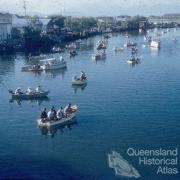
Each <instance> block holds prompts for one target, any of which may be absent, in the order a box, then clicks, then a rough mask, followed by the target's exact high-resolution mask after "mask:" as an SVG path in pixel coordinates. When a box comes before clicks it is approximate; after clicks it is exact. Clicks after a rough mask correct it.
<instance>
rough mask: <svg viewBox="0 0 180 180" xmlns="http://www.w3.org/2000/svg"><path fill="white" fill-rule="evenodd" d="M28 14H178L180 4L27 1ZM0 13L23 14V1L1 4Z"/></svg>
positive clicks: (172, 0)
mask: <svg viewBox="0 0 180 180" xmlns="http://www.w3.org/2000/svg"><path fill="white" fill-rule="evenodd" d="M26 4H27V14H32V13H36V14H37V13H39V14H43V15H46V14H47V15H48V14H60V13H62V12H64V15H73V16H99V15H113V16H115V15H121V14H128V15H136V14H142V15H151V14H155V15H159V14H164V13H180V0H26ZM0 11H3V12H11V13H19V14H23V13H24V10H23V0H0Z"/></svg>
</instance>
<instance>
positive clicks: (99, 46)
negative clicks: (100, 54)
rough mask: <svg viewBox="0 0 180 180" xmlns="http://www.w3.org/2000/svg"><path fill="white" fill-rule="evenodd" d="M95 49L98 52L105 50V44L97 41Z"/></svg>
mask: <svg viewBox="0 0 180 180" xmlns="http://www.w3.org/2000/svg"><path fill="white" fill-rule="evenodd" d="M96 49H97V50H100V49H106V44H105V42H104V41H98V43H97V44H96Z"/></svg>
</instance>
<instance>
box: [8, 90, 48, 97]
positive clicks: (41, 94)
mask: <svg viewBox="0 0 180 180" xmlns="http://www.w3.org/2000/svg"><path fill="white" fill-rule="evenodd" d="M9 93H10V94H11V96H12V99H38V98H45V97H47V96H48V94H49V91H42V92H36V91H35V92H32V93H27V92H19V93H15V92H14V91H12V90H9Z"/></svg>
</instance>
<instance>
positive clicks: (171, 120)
mask: <svg viewBox="0 0 180 180" xmlns="http://www.w3.org/2000/svg"><path fill="white" fill-rule="evenodd" d="M174 37H176V38H177V39H178V40H179V41H178V42H177V43H174V42H173V41H172V38H174ZM100 38H101V37H95V38H92V39H88V40H85V41H84V43H85V45H84V46H83V47H81V48H80V49H79V51H78V56H76V57H74V58H71V59H70V58H69V57H68V55H67V53H65V54H64V55H63V56H64V58H65V59H66V60H67V62H68V68H67V69H65V70H61V71H54V72H49V73H45V72H42V73H40V74H34V73H31V72H21V71H20V68H21V67H22V66H25V65H28V64H32V62H29V61H28V60H27V58H26V57H25V56H24V55H23V54H18V55H16V56H11V57H1V59H0V90H1V95H0V115H1V116H0V134H1V138H0V179H7V178H9V179H14V178H17V179H19V178H21V179H128V178H125V177H122V176H116V175H115V172H114V170H113V169H110V168H109V166H108V160H107V154H108V153H110V152H111V150H115V151H117V152H119V153H120V154H121V155H122V156H123V157H124V158H125V159H126V160H127V161H129V163H130V164H132V165H134V167H135V168H136V169H138V171H139V173H140V174H141V178H140V179H180V176H179V174H178V175H157V174H156V167H154V166H152V167H151V166H140V165H138V163H137V158H131V157H129V156H128V155H127V153H126V150H127V149H128V148H129V147H133V148H134V149H138V148H139V149H158V148H165V149H174V148H179V149H180V144H179V142H180V121H179V112H180V31H177V32H174V31H171V32H169V33H167V34H165V35H163V37H162V39H161V40H162V47H161V49H160V50H159V51H158V50H152V49H149V48H143V47H142V43H143V36H142V35H137V34H133V35H131V39H132V40H134V41H136V42H137V43H138V47H139V54H140V55H142V60H141V63H140V64H138V65H136V66H134V67H132V66H131V65H129V64H127V63H126V60H127V58H128V57H129V56H130V51H129V50H125V51H124V52H120V53H114V52H113V50H112V49H113V46H122V45H123V43H124V42H125V37H124V36H122V35H120V34H115V35H113V36H112V38H111V39H109V41H108V49H107V51H106V52H107V58H106V60H104V61H98V62H94V61H93V60H91V54H92V53H93V52H94V45H95V44H96V42H97V41H98V40H99V39H100ZM81 70H84V71H85V72H86V74H87V77H88V84H87V86H86V87H85V88H83V89H80V88H79V89H74V88H73V87H72V86H71V78H72V76H73V75H75V74H76V75H77V74H79V72H80V71H81ZM39 84H41V85H43V87H44V89H48V90H50V94H49V100H44V101H39V102H38V101H22V102H16V101H13V102H12V101H11V100H10V99H11V97H10V96H9V94H8V89H15V88H16V87H17V86H20V87H21V88H22V89H25V88H26V87H28V86H31V87H36V86H37V85H39ZM69 102H71V103H76V104H78V107H79V110H78V113H77V117H76V120H77V124H74V125H72V126H71V127H64V128H55V129H52V130H51V131H42V130H41V129H39V127H38V126H37V123H36V119H37V117H38V115H39V113H40V111H41V110H42V108H43V107H47V108H50V107H51V106H52V105H54V106H55V107H56V108H58V107H60V106H62V105H63V106H64V105H66V104H67V103H69ZM178 168H179V170H180V167H179V165H178Z"/></svg>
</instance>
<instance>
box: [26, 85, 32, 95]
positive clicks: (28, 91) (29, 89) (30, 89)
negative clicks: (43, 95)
mask: <svg viewBox="0 0 180 180" xmlns="http://www.w3.org/2000/svg"><path fill="white" fill-rule="evenodd" d="M32 93H33V90H32V88H31V87H28V88H27V94H29V95H30V94H32Z"/></svg>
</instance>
